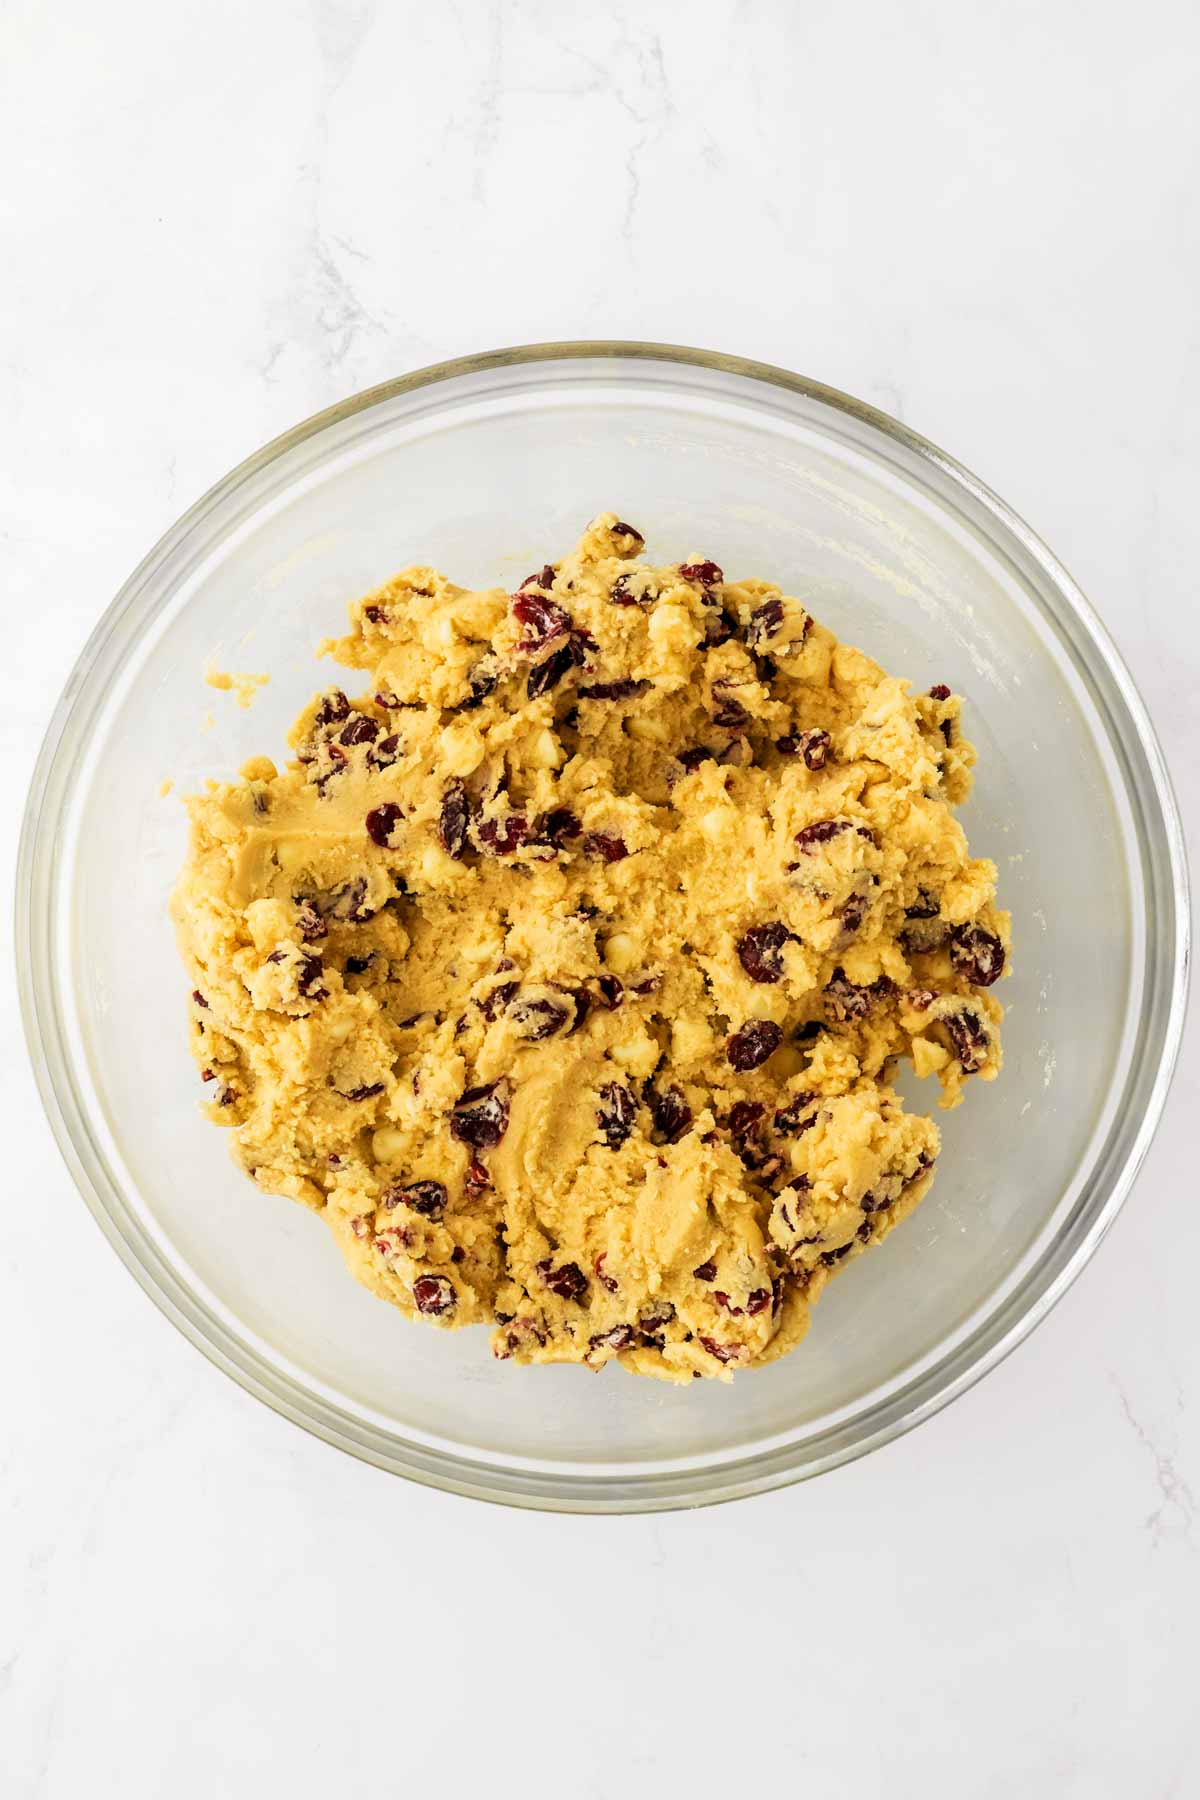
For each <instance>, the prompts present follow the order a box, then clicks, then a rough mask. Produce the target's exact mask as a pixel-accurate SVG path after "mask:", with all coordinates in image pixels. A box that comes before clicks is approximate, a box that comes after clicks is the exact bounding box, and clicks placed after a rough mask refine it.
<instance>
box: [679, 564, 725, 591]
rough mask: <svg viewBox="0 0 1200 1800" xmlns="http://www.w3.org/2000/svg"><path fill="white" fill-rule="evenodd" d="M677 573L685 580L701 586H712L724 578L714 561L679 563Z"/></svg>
mask: <svg viewBox="0 0 1200 1800" xmlns="http://www.w3.org/2000/svg"><path fill="white" fill-rule="evenodd" d="M679 573H680V574H681V575H682V577H683V579H684V580H685V581H690V582H691V583H692V584H693V586H695V587H702V588H714V587H716V586H717V585H718V583H719V582H722V581H724V579H725V575H724V572H723V571H722V570H721V569H719V568H718V567H717V565H716V563H715V562H694V563H680V565H679Z"/></svg>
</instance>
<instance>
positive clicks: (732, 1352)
mask: <svg viewBox="0 0 1200 1800" xmlns="http://www.w3.org/2000/svg"><path fill="white" fill-rule="evenodd" d="M700 1342H701V1343H702V1344H703V1345H704V1348H705V1349H706V1350H707V1351H708V1354H709V1355H710V1356H715V1357H716V1359H717V1361H718V1362H721V1363H731V1362H736V1361H737V1359H738V1357H739V1356H740V1355H741V1354H742V1346H741V1344H718V1343H717V1341H716V1339H715V1338H710V1337H704V1336H703V1335H700Z"/></svg>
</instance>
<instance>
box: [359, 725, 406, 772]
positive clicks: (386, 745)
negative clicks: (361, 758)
mask: <svg viewBox="0 0 1200 1800" xmlns="http://www.w3.org/2000/svg"><path fill="white" fill-rule="evenodd" d="M399 754H400V733H399V732H398V731H392V732H389V733H388V735H387V737H385V738H381V739H380V740H379V742H378V743H377V744H373V745H372V746H371V748H370V749H369V750H368V751H367V761H368V762H369V763H370V765H371V767H372V768H373V769H386V768H389V767H390V766H391V764H392V763H394V762H395V760H396V758H397V757H398V756H399Z"/></svg>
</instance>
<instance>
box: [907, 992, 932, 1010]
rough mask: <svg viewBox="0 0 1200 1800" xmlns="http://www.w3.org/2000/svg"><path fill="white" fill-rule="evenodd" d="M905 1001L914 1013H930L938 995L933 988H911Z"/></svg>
mask: <svg viewBox="0 0 1200 1800" xmlns="http://www.w3.org/2000/svg"><path fill="white" fill-rule="evenodd" d="M904 999H905V1002H906V1004H907V1005H909V1006H911V1008H912V1010H913V1011H914V1012H928V1011H929V1008H930V1007H931V1006H932V1005H933V1003H934V1001H935V1000H936V999H937V995H936V994H935V993H934V991H933V989H932V988H909V990H908V992H907V993H906V994H905V996H904Z"/></svg>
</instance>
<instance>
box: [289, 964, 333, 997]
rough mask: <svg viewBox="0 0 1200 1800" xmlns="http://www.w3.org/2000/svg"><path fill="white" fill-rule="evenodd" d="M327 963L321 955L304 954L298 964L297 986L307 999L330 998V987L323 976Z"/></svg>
mask: <svg viewBox="0 0 1200 1800" xmlns="http://www.w3.org/2000/svg"><path fill="white" fill-rule="evenodd" d="M324 974H325V964H324V963H323V962H322V961H321V958H320V957H319V956H302V957H301V958H300V961H299V962H298V963H297V965H296V987H297V989H298V991H299V992H300V993H301V994H302V995H303V996H304V998H305V999H306V1000H328V998H329V989H328V988H327V987H326V986H325V983H324V980H323V977H324Z"/></svg>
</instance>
